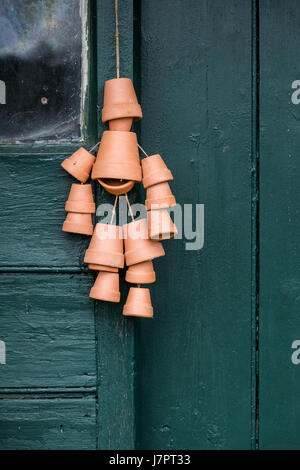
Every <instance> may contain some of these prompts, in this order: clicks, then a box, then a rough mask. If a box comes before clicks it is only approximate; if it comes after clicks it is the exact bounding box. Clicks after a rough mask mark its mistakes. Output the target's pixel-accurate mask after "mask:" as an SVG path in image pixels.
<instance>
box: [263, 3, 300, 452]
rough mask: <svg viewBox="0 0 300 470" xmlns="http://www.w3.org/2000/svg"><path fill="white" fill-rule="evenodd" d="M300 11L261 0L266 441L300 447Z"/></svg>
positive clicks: (272, 446)
mask: <svg viewBox="0 0 300 470" xmlns="http://www.w3.org/2000/svg"><path fill="white" fill-rule="evenodd" d="M299 23H300V11H299V3H298V2H297V1H295V0H291V1H289V2H284V1H282V0H277V1H276V2H272V1H268V0H262V1H261V2H260V110H261V112H260V161H261V163H260V207H261V209H260V213H261V217H260V238H261V248H260V257H261V261H260V266H261V269H260V322H259V325H260V328H259V331H260V335H259V338H260V339H259V351H260V352H259V357H260V361H259V362H260V367H259V370H260V379H259V381H260V382H259V383H260V387H259V390H260V393H259V443H260V448H261V449H299V442H300V409H299V395H300V365H294V364H293V363H292V361H291V356H292V352H293V350H292V349H291V345H292V342H293V341H294V340H300V316H299V305H300V304H299V299H300V242H299V240H300V218H299V214H300V198H299V194H300V193H299V180H300V163H299V129H300V128H299V120H300V106H299V105H294V104H293V103H292V102H291V95H292V93H293V91H294V90H293V89H292V88H291V85H292V82H293V81H294V80H300V66H299V60H298V57H297V54H296V55H295V51H297V49H298V47H299V44H300V30H299Z"/></svg>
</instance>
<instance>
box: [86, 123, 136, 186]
mask: <svg viewBox="0 0 300 470" xmlns="http://www.w3.org/2000/svg"><path fill="white" fill-rule="evenodd" d="M92 179H97V180H98V181H99V183H100V184H102V181H103V182H104V184H106V188H108V187H109V188H111V191H115V190H116V186H118V192H119V194H121V192H120V187H121V186H122V185H123V186H124V187H126V190H127V189H128V183H129V182H131V181H141V179H142V169H141V165H140V157H139V152H138V146H137V138H136V134H135V133H134V132H122V131H105V132H104V133H103V136H102V140H101V144H100V147H99V150H98V154H97V159H96V162H95V164H94V166H93V170H92ZM111 180H115V182H112V181H111ZM120 180H122V181H120ZM113 194H114V193H113Z"/></svg>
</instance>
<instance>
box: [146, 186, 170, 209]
mask: <svg viewBox="0 0 300 470" xmlns="http://www.w3.org/2000/svg"><path fill="white" fill-rule="evenodd" d="M175 205H176V200H175V197H174V196H173V194H172V192H171V189H170V186H169V183H159V184H155V185H154V186H150V187H149V188H148V189H147V199H146V201H145V206H146V209H147V210H148V211H149V210H151V209H152V210H155V209H164V208H166V207H171V206H175ZM151 206H153V207H151Z"/></svg>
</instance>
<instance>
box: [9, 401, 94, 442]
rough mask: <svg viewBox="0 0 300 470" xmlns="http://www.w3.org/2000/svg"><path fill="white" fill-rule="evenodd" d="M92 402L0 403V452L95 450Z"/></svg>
mask: <svg viewBox="0 0 300 470" xmlns="http://www.w3.org/2000/svg"><path fill="white" fill-rule="evenodd" d="M95 421H96V413H95V399H94V398H82V399H75V398H74V399H70V398H69V399H60V398H53V399H41V398H39V399H30V398H29V399H28V397H25V396H21V395H20V396H19V397H18V399H6V400H0V448H1V449H5V450H11V449H12V450H14V449H25V450H30V449H34V450H37V449H42V450H45V449H95V447H96V432H95V430H96V426H95Z"/></svg>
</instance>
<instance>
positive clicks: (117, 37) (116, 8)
mask: <svg viewBox="0 0 300 470" xmlns="http://www.w3.org/2000/svg"><path fill="white" fill-rule="evenodd" d="M115 16H116V32H115V38H116V68H117V78H120V47H119V15H118V0H115Z"/></svg>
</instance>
